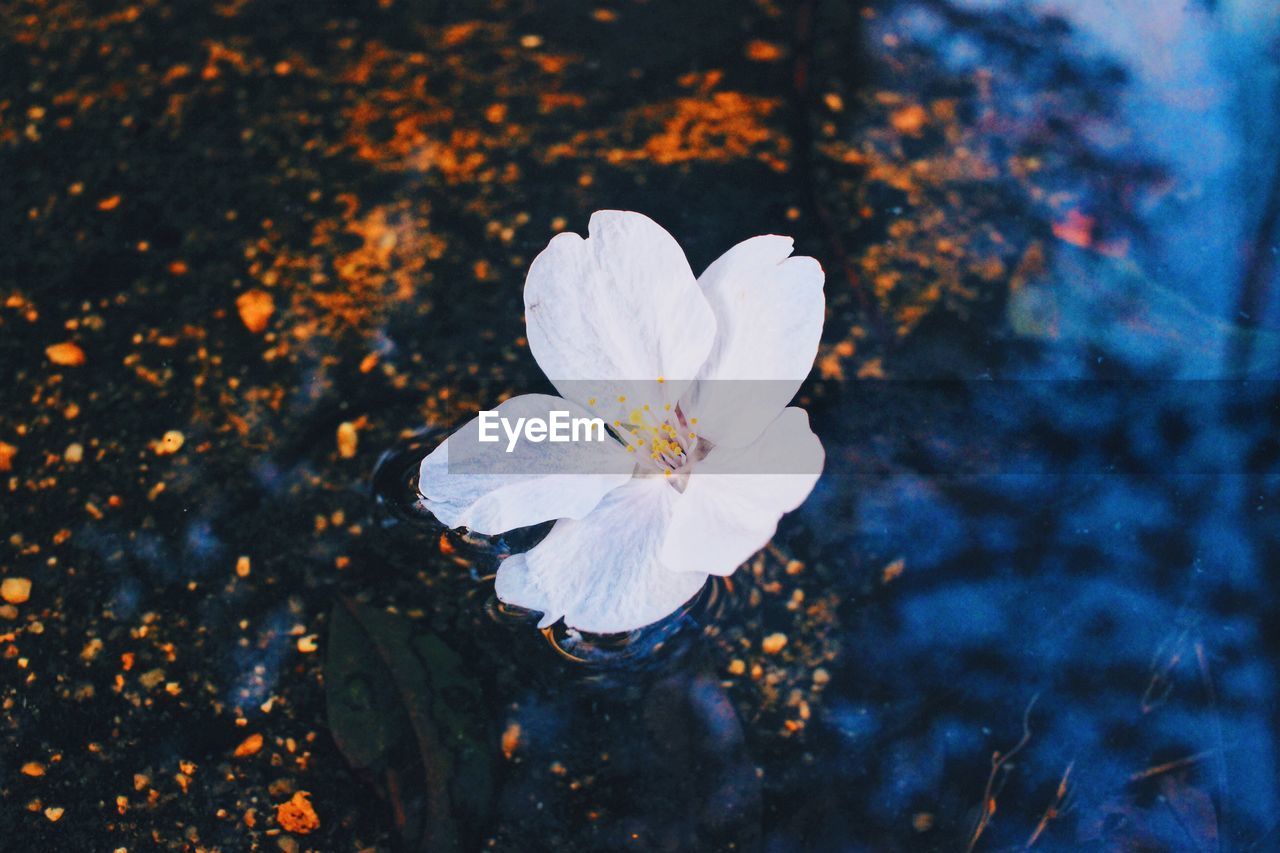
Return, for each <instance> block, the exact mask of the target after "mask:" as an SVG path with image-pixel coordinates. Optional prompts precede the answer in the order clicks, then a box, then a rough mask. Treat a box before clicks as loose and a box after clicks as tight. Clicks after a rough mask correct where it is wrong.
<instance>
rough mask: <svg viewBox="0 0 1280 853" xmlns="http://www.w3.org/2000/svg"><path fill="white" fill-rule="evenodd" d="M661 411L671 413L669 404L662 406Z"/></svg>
mask: <svg viewBox="0 0 1280 853" xmlns="http://www.w3.org/2000/svg"><path fill="white" fill-rule="evenodd" d="M662 410H663V411H664V412H669V411H671V404H670V403H667V404H666V405H665V406H663V407H662Z"/></svg>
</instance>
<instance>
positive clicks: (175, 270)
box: [169, 261, 187, 275]
mask: <svg viewBox="0 0 1280 853" xmlns="http://www.w3.org/2000/svg"><path fill="white" fill-rule="evenodd" d="M169 272H170V273H171V274H173V275H186V274H187V264H186V262H185V261H174V262H173V263H171V264H169Z"/></svg>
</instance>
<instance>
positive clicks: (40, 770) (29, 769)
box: [22, 761, 44, 779]
mask: <svg viewBox="0 0 1280 853" xmlns="http://www.w3.org/2000/svg"><path fill="white" fill-rule="evenodd" d="M22 775H23V776H31V777H32V778H35V779H39V778H40V777H41V776H43V775H44V765H43V764H41V763H40V762H39V761H28V762H27V763H26V764H24V765H22Z"/></svg>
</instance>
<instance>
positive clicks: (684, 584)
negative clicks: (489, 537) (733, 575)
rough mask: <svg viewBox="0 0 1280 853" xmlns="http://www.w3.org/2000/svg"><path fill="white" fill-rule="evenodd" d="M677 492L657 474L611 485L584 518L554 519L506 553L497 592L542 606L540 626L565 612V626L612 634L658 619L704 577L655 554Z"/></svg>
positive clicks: (509, 599) (514, 600) (513, 600)
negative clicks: (542, 534) (523, 546)
mask: <svg viewBox="0 0 1280 853" xmlns="http://www.w3.org/2000/svg"><path fill="white" fill-rule="evenodd" d="M678 498H679V493H678V492H676V490H675V489H673V488H671V487H670V485H668V484H667V483H666V482H664V481H663V479H662V478H661V477H637V478H636V479H634V480H632V481H631V482H630V483H627V484H626V485H625V486H622V487H621V488H618V489H615V490H613V491H612V492H610V493H609V494H607V495H605V497H604V500H602V501H600V505H599V506H597V507H596V508H595V511H593V512H592V513H591V514H590V515H588V516H587V517H586V518H583V519H581V520H577V521H559V522H556V525H555V527H553V528H551V532H550V533H548V534H547V538H546V539H543V540H542V541H541V542H540V543H538V544H537V545H536V546H535V547H534V548H533V549H532V550H530V551H528V552H527V553H524V554H516V555H514V556H511V557H508V558H507V559H506V560H504V561H503V562H502V565H501V566H500V567H499V568H498V578H497V583H496V590H497V593H498V598H500V599H501V600H503V601H505V602H507V603H508V604H515V605H517V606H519V607H524V608H527V609H529V610H539V611H541V612H542V614H543V617H542V620H541V621H540V622H539V623H538V624H539V626H540V627H546V626H548V625H551V624H552V623H554V622H555V621H556V620H557V619H559V618H561V617H562V616H563V617H564V621H565V624H566V625H567V626H569V627H570V628H577V629H579V630H582V631H590V632H592V633H597V634H612V633H616V632H620V631H632V630H635V629H636V628H641V627H643V626H645V625H649V624H651V623H653V622H657V621H658V620H659V619H661V618H662V617H664V616H666V615H668V614H670V613H672V612H674V611H675V610H676V609H677V608H679V607H680V605H681V604H684V603H685V602H686V601H688V600H689V599H690V598H692V597H693V596H694V595H695V594H696V593H697V592H698V590H699V589H701V588H702V585H703V583H704V582H706V579H707V576H706V575H705V574H699V573H694V572H673V571H670V570H669V569H667V568H666V567H665V566H663V565H662V564H661V563H660V562H659V561H658V550H659V548H660V547H661V546H662V542H663V539H664V537H665V534H666V531H667V522H668V519H670V517H671V508H672V506H673V504H675V503H676V501H677V499H678Z"/></svg>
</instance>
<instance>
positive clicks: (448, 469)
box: [418, 394, 635, 535]
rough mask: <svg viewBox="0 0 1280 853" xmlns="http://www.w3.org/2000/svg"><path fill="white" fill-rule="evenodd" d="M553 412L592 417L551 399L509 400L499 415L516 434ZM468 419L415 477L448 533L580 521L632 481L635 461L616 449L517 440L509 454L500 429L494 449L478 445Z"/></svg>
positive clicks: (476, 426)
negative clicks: (524, 423) (522, 424)
mask: <svg viewBox="0 0 1280 853" xmlns="http://www.w3.org/2000/svg"><path fill="white" fill-rule="evenodd" d="M551 411H566V412H569V414H570V416H571V417H590V415H589V413H588V412H587V411H586V410H585V409H583V408H582V407H581V406H578V405H577V404H575V403H572V402H570V401H568V400H564V399H561V398H560V397H553V396H550V395H548V394H525V395H522V396H519V397H512V398H511V399H510V400H507V401H506V402H504V403H502V404H501V405H499V406H498V408H497V413H498V415H499V417H501V418H505V419H506V420H507V421H508V422H509V423H511V424H512V425H513V426H514V425H515V423H516V422H517V419H518V418H521V417H540V418H543V419H546V418H547V417H548V413H549V412H551ZM479 430H480V419H479V418H478V417H476V418H472V419H471V420H470V421H468V422H467V423H466V424H465V425H463V427H462V428H461V429H459V430H458V431H457V432H455V433H454V434H453V435H451V436H450V437H449V438H447V439H446V440H445V441H444V442H443V443H442V444H441V445H440V446H439V447H437V448H436V449H435V450H433V451H432V452H431V453H430V455H428V456H427V458H426V459H423V460H422V467H421V468H420V470H419V474H418V491H419V493H420V494H421V496H422V503H423V505H424V506H425V507H426V508H427V509H428V510H430V511H431V512H432V513H433V514H434V515H435V517H436V518H438V519H440V521H441V522H443V523H444V524H446V525H448V526H449V527H468V528H470V529H472V530H474V531H476V532H477V533H483V534H486V535H491V534H495V533H503V532H505V531H508V530H514V529H515V528H517V527H527V526H529V525H532V524H538V523H540V522H543V521H547V520H549V519H553V518H582V517H583V516H584V515H586V514H587V513H589V512H591V510H592V509H594V508H595V506H596V504H598V503H599V502H600V499H601V498H602V497H603V496H604V495H605V493H606V492H608V491H610V490H611V489H615V488H617V487H618V486H621V485H622V484H624V483H626V482H627V481H628V480H630V479H631V472H632V470H633V469H634V465H635V461H634V459H632V458H631V457H630V456H629V455H628V454H627V452H626V451H625V450H624V449H623V448H622V446H621V445H620V444H618V442H616V441H615V440H613V439H612V438H611V437H608V436H606V439H605V440H604V441H568V442H550V441H542V442H538V443H533V442H529V441H526V440H523V439H521V440H519V441H517V442H516V443H515V445H514V447H513V448H512V451H511V452H510V453H508V452H507V446H508V440H507V436H506V435H505V434H504V433H503V430H502V428H501V427H498V429H497V433H498V435H499V440H498V441H497V442H495V443H488V442H481V441H480V440H479Z"/></svg>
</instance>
